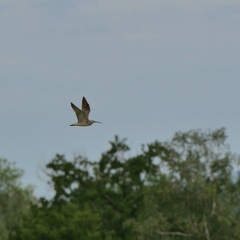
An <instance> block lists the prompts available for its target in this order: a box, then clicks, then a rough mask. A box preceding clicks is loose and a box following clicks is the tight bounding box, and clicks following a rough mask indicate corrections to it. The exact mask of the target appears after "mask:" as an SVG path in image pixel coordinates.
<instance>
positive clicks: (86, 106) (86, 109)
mask: <svg viewBox="0 0 240 240" xmlns="http://www.w3.org/2000/svg"><path fill="white" fill-rule="evenodd" d="M82 111H83V112H84V114H85V116H86V117H87V118H88V115H89V113H90V111H91V109H90V106H89V104H88V102H87V100H86V98H85V97H83V98H82Z"/></svg>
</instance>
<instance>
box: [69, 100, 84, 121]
mask: <svg viewBox="0 0 240 240" xmlns="http://www.w3.org/2000/svg"><path fill="white" fill-rule="evenodd" d="M71 106H72V109H73V111H74V112H75V114H76V116H77V119H78V122H79V123H80V122H83V121H85V119H86V117H85V115H84V113H83V111H81V110H80V109H79V108H78V107H77V106H75V105H74V104H73V103H72V102H71Z"/></svg>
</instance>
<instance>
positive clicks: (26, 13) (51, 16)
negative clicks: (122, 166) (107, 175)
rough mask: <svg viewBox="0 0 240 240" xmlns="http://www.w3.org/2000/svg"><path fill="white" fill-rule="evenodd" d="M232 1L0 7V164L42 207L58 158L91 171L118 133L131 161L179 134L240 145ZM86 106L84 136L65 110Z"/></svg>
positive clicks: (235, 4)
mask: <svg viewBox="0 0 240 240" xmlns="http://www.w3.org/2000/svg"><path fill="white" fill-rule="evenodd" d="M239 26H240V2H239V1H238V0H211V1H209V0H201V1H200V0H196V1H192V0H182V1H179V0H170V1H169V0H165V1H163V0H121V1H116V0H68V1H66V0H21V1H19V0H0V34H1V37H0V86H1V87H0V157H1V158H6V159H8V160H9V161H11V162H16V166H17V167H18V168H20V169H23V170H24V176H23V178H22V182H23V185H24V186H26V185H29V184H30V185H33V186H35V195H36V196H46V197H48V196H49V195H51V193H52V191H53V190H52V189H51V188H50V187H49V186H48V185H47V177H46V174H45V170H44V169H45V165H46V164H47V163H48V162H50V160H51V159H53V158H54V156H55V154H57V153H58V154H64V155H66V157H67V158H68V159H69V160H71V159H73V157H74V156H77V155H82V156H84V157H87V158H88V159H90V160H93V161H97V160H99V159H100V156H101V154H102V153H103V152H104V151H106V150H107V149H108V148H109V141H111V140H113V139H114V136H115V135H118V136H119V137H120V138H126V139H127V143H128V145H129V146H130V148H131V151H130V152H129V153H128V154H129V155H128V156H134V155H135V154H137V153H139V152H140V151H141V144H147V143H151V142H153V141H155V140H159V141H167V140H170V139H171V138H172V137H173V135H174V133H175V132H177V131H188V130H191V129H203V130H205V129H211V130H215V129H217V128H220V127H225V128H226V133H227V135H228V139H227V141H228V143H229V144H230V146H231V150H232V151H234V152H239V147H240V141H239V132H240V124H239V123H240V110H239V109H238V107H239V101H240V79H239V76H240V67H239V57H240V44H239V43H240V27H239ZM83 96H85V97H86V99H87V100H88V102H89V104H90V106H91V113H90V119H94V120H97V121H101V122H102V123H103V124H94V125H92V126H91V127H70V126H69V125H70V124H72V123H75V122H76V117H75V114H74V112H73V111H72V109H71V106H70V102H73V103H74V104H75V105H77V106H79V107H80V106H81V100H82V97H83Z"/></svg>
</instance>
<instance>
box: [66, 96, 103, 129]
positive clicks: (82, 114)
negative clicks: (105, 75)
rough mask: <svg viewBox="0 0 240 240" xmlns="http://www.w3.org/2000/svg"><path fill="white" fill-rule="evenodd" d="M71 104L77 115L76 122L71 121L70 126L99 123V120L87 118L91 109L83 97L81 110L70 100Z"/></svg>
mask: <svg viewBox="0 0 240 240" xmlns="http://www.w3.org/2000/svg"><path fill="white" fill-rule="evenodd" d="M71 106H72V109H73V111H74V112H75V114H76V116H77V119H78V122H77V123H73V124H71V125H70V126H82V127H86V126H91V125H92V124H93V123H101V122H97V121H94V120H89V119H88V116H89V113H90V111H91V109H90V106H89V104H88V102H87V100H86V98H85V97H83V98H82V110H81V109H79V108H78V107H77V106H75V105H74V104H73V103H72V102H71Z"/></svg>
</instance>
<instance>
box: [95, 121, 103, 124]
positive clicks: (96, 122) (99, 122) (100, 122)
mask: <svg viewBox="0 0 240 240" xmlns="http://www.w3.org/2000/svg"><path fill="white" fill-rule="evenodd" d="M94 122H95V123H101V122H98V121H94ZM101 124H102V123H101Z"/></svg>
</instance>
